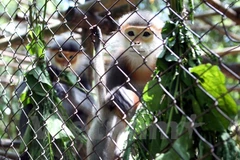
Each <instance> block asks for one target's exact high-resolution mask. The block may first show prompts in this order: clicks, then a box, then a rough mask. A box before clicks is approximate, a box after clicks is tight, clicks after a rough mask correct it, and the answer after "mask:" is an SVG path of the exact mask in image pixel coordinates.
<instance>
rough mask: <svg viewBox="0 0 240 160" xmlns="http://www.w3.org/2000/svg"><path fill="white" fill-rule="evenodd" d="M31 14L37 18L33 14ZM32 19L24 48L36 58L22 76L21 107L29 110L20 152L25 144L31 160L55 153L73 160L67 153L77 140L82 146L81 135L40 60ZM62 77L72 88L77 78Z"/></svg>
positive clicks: (39, 35)
mask: <svg viewBox="0 0 240 160" xmlns="http://www.w3.org/2000/svg"><path fill="white" fill-rule="evenodd" d="M45 7H46V6H45ZM32 14H33V15H34V16H36V15H37V14H36V13H34V12H32ZM36 17H38V16H36ZM36 17H35V18H34V17H33V16H32V17H31V18H30V19H32V20H33V19H34V21H35V22H34V23H32V25H30V29H31V31H30V33H29V38H30V39H31V42H30V43H29V44H28V45H27V46H26V48H27V50H28V52H29V53H30V55H33V56H36V66H35V67H34V68H33V69H31V70H30V71H28V72H27V73H25V79H26V81H25V82H26V84H27V87H26V88H25V92H24V93H22V94H21V102H22V104H23V105H24V107H25V108H26V107H29V108H28V110H30V112H29V114H28V118H29V120H30V125H28V126H27V129H26V132H25V134H24V143H21V146H20V151H21V152H24V151H25V145H24V144H28V145H27V148H28V152H29V153H30V155H31V157H32V158H33V159H37V158H40V157H41V156H42V153H43V152H44V153H45V154H44V155H45V156H46V157H47V159H54V158H56V155H59V150H60V151H61V152H62V153H63V152H64V155H65V156H66V157H68V158H69V159H74V154H75V152H73V151H72V149H71V146H72V142H73V141H74V140H78V141H80V142H81V143H83V144H84V143H86V140H85V137H84V136H83V135H82V132H81V131H80V130H79V129H78V128H77V127H76V125H75V124H73V122H72V121H71V120H69V118H68V116H67V115H66V110H65V109H64V108H63V106H62V104H61V100H60V99H59V98H58V97H57V93H56V91H55V90H54V88H53V86H52V82H51V80H50V78H49V73H48V72H47V70H46V68H47V66H46V62H45V59H44V49H45V43H44V41H43V32H42V30H43V25H42V26H41V25H39V22H38V20H37V19H38V18H36ZM32 22H33V21H32ZM63 75H64V77H69V78H67V80H66V81H67V82H68V83H72V84H75V83H76V82H77V78H76V76H75V77H73V76H74V75H73V74H71V73H65V74H64V73H63ZM69 79H71V81H69ZM56 107H57V108H56ZM32 127H33V128H32ZM36 135H37V137H36ZM76 137H77V138H78V139H77V138H76ZM53 141H54V142H55V143H56V144H57V146H58V147H57V148H56V147H55V146H54V145H52V142H53ZM61 152H60V154H61Z"/></svg>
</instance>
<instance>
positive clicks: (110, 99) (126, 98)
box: [105, 87, 140, 118]
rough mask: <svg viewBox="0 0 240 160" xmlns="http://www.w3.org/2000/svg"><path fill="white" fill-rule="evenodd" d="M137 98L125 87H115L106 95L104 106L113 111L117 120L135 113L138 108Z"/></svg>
mask: <svg viewBox="0 0 240 160" xmlns="http://www.w3.org/2000/svg"><path fill="white" fill-rule="evenodd" d="M139 103H140V101H139V97H138V96H137V94H136V93H134V92H133V91H131V90H129V89H126V88H125V87H120V88H119V87H115V88H113V89H112V90H111V92H109V93H107V95H106V99H105V104H106V105H107V107H109V109H110V110H113V111H114V112H115V114H116V115H117V116H118V117H119V118H123V117H126V115H127V117H128V115H131V114H133V113H135V111H136V109H137V107H138V106H139Z"/></svg>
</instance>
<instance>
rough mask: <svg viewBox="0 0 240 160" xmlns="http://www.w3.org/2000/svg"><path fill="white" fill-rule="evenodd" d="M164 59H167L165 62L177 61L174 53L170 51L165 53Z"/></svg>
mask: <svg viewBox="0 0 240 160" xmlns="http://www.w3.org/2000/svg"><path fill="white" fill-rule="evenodd" d="M165 60H166V61H167V62H172V61H173V62H177V61H178V58H177V57H176V56H175V55H174V54H172V53H170V54H167V55H166V56H165Z"/></svg>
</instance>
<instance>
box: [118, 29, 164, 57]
mask: <svg viewBox="0 0 240 160" xmlns="http://www.w3.org/2000/svg"><path fill="white" fill-rule="evenodd" d="M122 30H123V33H124V35H125V36H126V37H127V38H126V40H125V46H126V47H127V45H128V46H129V50H128V52H130V56H136V54H141V55H142V56H144V57H145V56H148V55H149V54H152V53H153V52H154V51H156V49H157V48H158V47H159V46H161V45H162V40H161V38H160V37H161V35H160V31H157V30H156V29H155V28H151V27H147V28H146V27H145V26H143V27H140V26H128V27H123V28H122ZM157 35H159V37H158V36H157Z"/></svg>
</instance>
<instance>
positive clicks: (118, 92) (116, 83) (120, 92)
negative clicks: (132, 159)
mask: <svg viewBox="0 0 240 160" xmlns="http://www.w3.org/2000/svg"><path fill="white" fill-rule="evenodd" d="M119 24H120V26H119V30H118V31H117V32H116V33H115V34H114V35H113V36H112V37H110V39H109V40H107V42H106V50H107V51H108V52H109V54H110V56H111V57H112V61H111V63H110V65H109V68H108V70H107V72H106V86H107V93H106V96H105V97H106V98H105V100H104V102H103V106H101V107H100V109H99V111H98V117H96V118H95V119H94V120H93V124H92V126H91V128H90V131H89V134H88V135H89V137H90V140H89V141H88V144H87V154H88V159H89V160H95V159H108V160H112V159H117V158H119V156H120V154H121V152H123V144H120V143H121V142H123V141H124V140H123V139H121V137H124V136H122V135H123V134H124V130H125V128H126V126H127V123H128V122H129V120H130V119H131V118H132V116H133V115H134V113H135V111H136V109H137V108H138V106H139V105H140V100H141V94H142V91H143V88H144V86H145V84H146V83H147V82H148V81H149V80H150V79H151V74H152V73H153V70H154V69H155V66H156V59H157V56H158V54H160V53H161V52H162V49H163V40H162V37H161V29H162V27H163V22H162V21H161V20H160V19H158V18H157V17H155V15H153V14H152V13H151V12H149V11H134V12H131V13H129V14H126V15H124V16H123V17H121V18H120V19H119ZM108 48H110V49H109V50H108ZM125 138H127V137H126V136H125Z"/></svg>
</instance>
